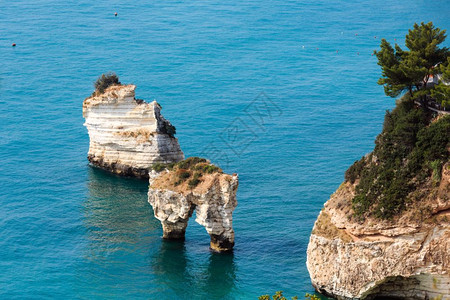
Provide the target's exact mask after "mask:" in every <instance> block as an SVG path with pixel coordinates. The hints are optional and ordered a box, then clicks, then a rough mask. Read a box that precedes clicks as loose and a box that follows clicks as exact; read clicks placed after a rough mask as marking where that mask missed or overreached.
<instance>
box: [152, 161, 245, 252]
mask: <svg viewBox="0 0 450 300" xmlns="http://www.w3.org/2000/svg"><path fill="white" fill-rule="evenodd" d="M161 169H163V171H161V172H159V173H158V172H156V171H152V172H151V173H150V176H149V177H150V180H149V181H150V186H149V191H148V201H149V203H150V204H151V205H152V207H153V211H154V214H155V217H156V218H157V219H158V220H160V221H161V224H162V227H163V237H164V238H166V239H184V236H185V232H186V227H187V224H188V220H189V218H190V217H191V216H192V214H193V212H194V211H195V213H196V219H195V221H196V222H197V223H199V224H200V225H202V226H204V227H205V229H206V231H207V232H208V234H209V235H210V238H211V243H210V246H211V249H212V250H214V251H217V252H225V251H231V250H232V249H233V246H234V231H233V226H232V222H233V217H232V215H233V211H234V209H235V207H236V206H237V200H236V192H237V188H238V176H237V175H236V174H233V175H228V174H225V173H223V172H222V170H220V169H219V168H218V167H216V166H214V165H211V164H210V163H209V162H208V161H206V160H205V159H200V158H195V157H192V158H188V159H186V160H184V161H182V162H179V163H178V164H175V165H173V164H172V165H168V166H167V167H166V166H165V167H162V168H161Z"/></svg>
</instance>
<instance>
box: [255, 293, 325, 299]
mask: <svg viewBox="0 0 450 300" xmlns="http://www.w3.org/2000/svg"><path fill="white" fill-rule="evenodd" d="M291 299H292V300H298V297H297V296H294V297H291ZM306 299H309V300H320V298H319V297H317V296H316V295H312V294H309V293H306V294H305V300H306ZM258 300H287V298H286V297H285V296H283V291H278V292H275V295H273V296H272V298H270V295H262V296H259V297H258Z"/></svg>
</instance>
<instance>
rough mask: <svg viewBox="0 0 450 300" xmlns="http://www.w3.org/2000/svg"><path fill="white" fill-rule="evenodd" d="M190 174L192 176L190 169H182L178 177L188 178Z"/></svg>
mask: <svg viewBox="0 0 450 300" xmlns="http://www.w3.org/2000/svg"><path fill="white" fill-rule="evenodd" d="M190 176H191V173H189V172H188V171H184V170H182V171H181V172H180V173H179V174H178V178H180V179H181V180H185V179H188V178H189V177H190Z"/></svg>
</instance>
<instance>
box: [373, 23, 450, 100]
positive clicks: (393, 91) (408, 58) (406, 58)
mask: <svg viewBox="0 0 450 300" xmlns="http://www.w3.org/2000/svg"><path fill="white" fill-rule="evenodd" d="M445 38H446V35H445V30H441V29H439V28H435V27H434V25H433V23H431V22H430V23H427V24H425V23H423V22H422V23H421V24H420V25H418V24H414V27H413V29H410V30H409V32H408V34H407V35H406V38H405V45H406V47H407V48H408V50H407V51H404V50H402V49H401V48H400V46H399V45H397V44H396V45H395V48H393V47H392V46H391V44H390V43H389V42H387V41H386V40H385V39H382V40H381V45H380V48H381V50H380V51H375V55H376V56H377V58H378V64H379V65H380V66H381V71H382V77H381V78H380V79H379V80H378V84H380V85H384V91H385V94H386V95H387V96H390V97H397V96H398V95H400V94H402V93H403V92H405V91H408V92H409V93H410V96H411V98H413V95H414V92H415V91H422V92H419V93H417V94H416V95H415V96H416V98H417V96H420V97H422V98H423V97H424V94H426V93H427V92H426V91H424V90H425V89H426V88H427V81H428V79H429V78H430V76H431V75H435V74H436V73H437V68H435V66H436V65H437V64H439V63H442V62H445V61H446V59H447V57H448V55H449V49H448V48H446V47H443V48H439V47H438V46H439V45H440V44H441V43H442V42H443V41H444V40H445Z"/></svg>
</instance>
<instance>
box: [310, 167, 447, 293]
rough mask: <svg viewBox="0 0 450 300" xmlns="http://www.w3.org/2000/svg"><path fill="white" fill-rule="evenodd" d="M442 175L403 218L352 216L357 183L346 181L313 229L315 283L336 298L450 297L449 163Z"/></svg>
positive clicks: (311, 264)
mask: <svg viewBox="0 0 450 300" xmlns="http://www.w3.org/2000/svg"><path fill="white" fill-rule="evenodd" d="M441 178H442V179H441V181H440V184H439V187H438V189H436V192H435V193H433V194H430V195H429V196H428V197H427V198H426V199H424V200H423V201H421V202H420V204H418V206H417V207H412V208H410V209H408V210H407V211H406V212H405V213H404V214H403V215H402V216H401V217H398V218H394V220H390V221H381V220H379V219H366V220H365V221H364V223H359V222H357V221H355V220H353V219H352V218H349V216H351V215H352V211H351V199H352V198H353V196H354V193H355V185H356V183H355V184H350V183H348V182H346V183H343V184H342V185H341V186H340V187H339V189H338V190H337V191H336V192H335V193H334V194H333V195H332V196H331V198H330V199H329V200H328V201H327V202H326V203H325V207H324V208H323V210H322V211H321V213H320V215H319V217H318V219H317V221H316V222H315V224H314V228H313V232H312V234H311V238H310V242H309V245H308V250H307V254H308V257H307V267H308V271H309V273H310V276H311V280H312V283H313V285H314V287H315V288H316V289H317V290H318V291H320V292H322V293H324V294H327V295H330V296H333V297H337V298H338V299H372V298H374V297H378V298H377V299H383V297H399V298H401V299H450V199H449V198H450V197H449V195H450V164H448V163H447V164H446V165H444V167H443V170H442V176H441ZM423 216H426V217H425V218H424V217H423ZM380 297H381V298H380Z"/></svg>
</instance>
